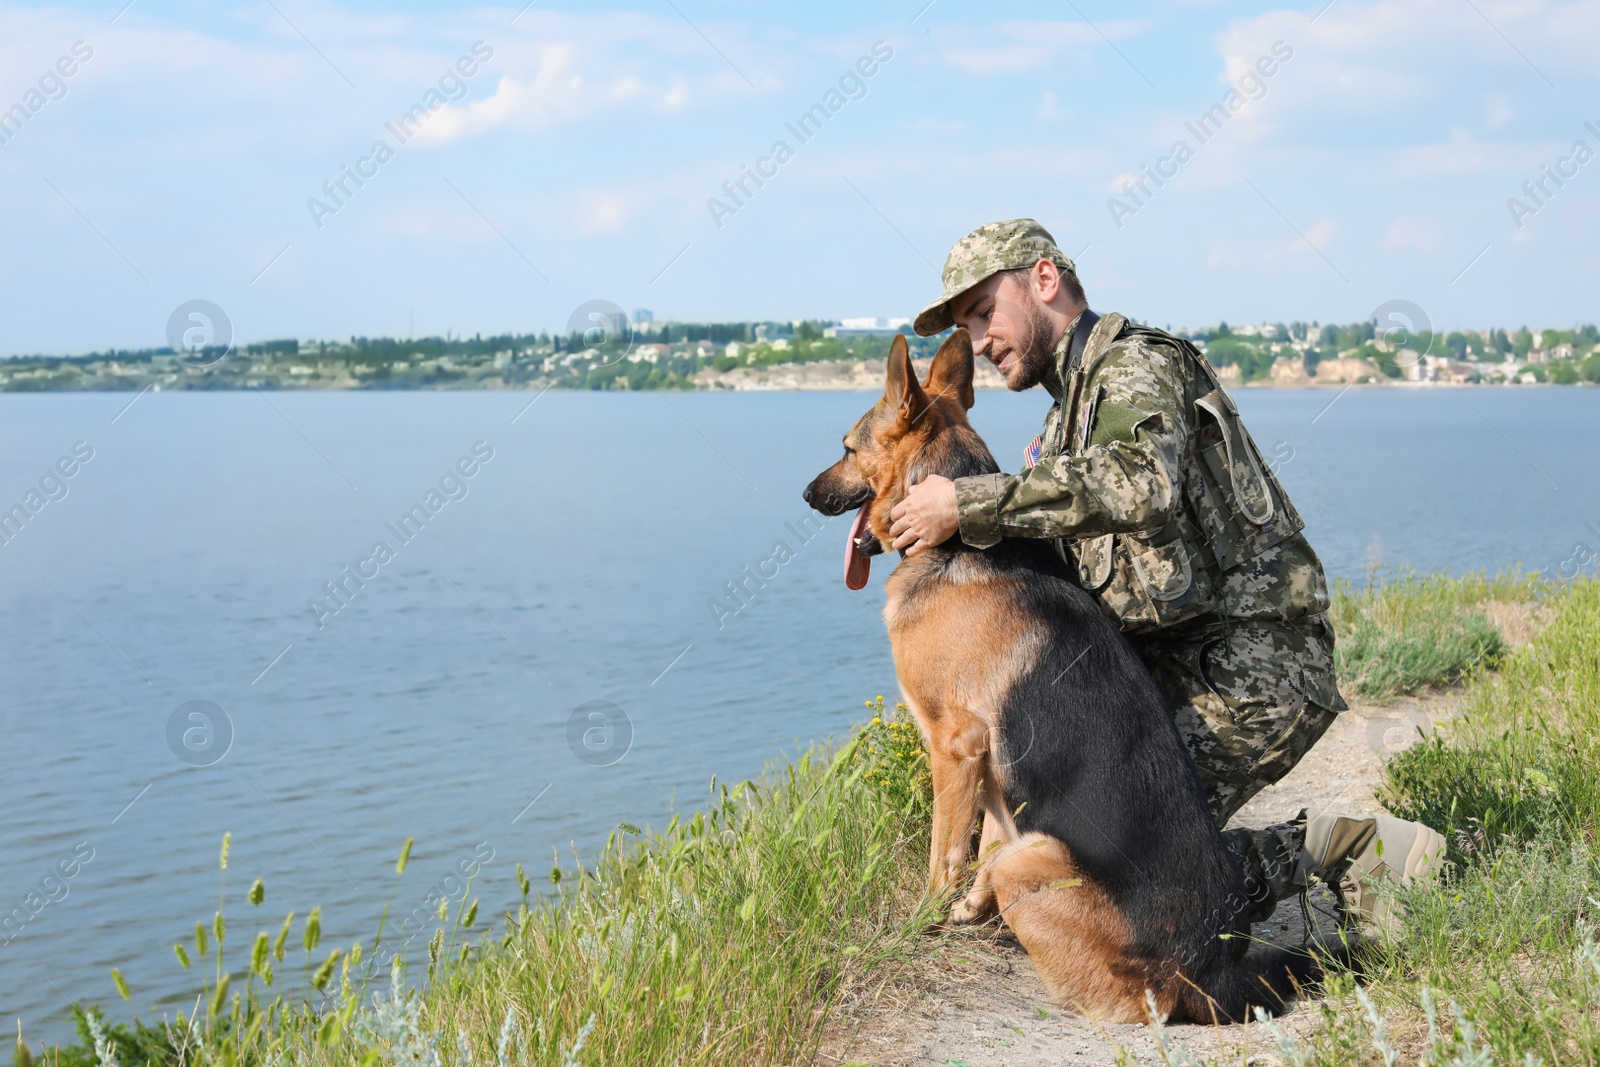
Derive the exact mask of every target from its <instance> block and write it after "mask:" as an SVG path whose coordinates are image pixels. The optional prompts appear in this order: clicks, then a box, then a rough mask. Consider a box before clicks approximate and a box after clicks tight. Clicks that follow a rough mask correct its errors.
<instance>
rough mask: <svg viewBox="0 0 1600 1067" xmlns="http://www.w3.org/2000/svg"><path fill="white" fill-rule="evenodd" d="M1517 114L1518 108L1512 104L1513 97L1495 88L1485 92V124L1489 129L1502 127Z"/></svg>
mask: <svg viewBox="0 0 1600 1067" xmlns="http://www.w3.org/2000/svg"><path fill="white" fill-rule="evenodd" d="M1516 115H1517V109H1516V108H1515V107H1513V106H1512V105H1511V97H1509V96H1507V95H1506V94H1505V93H1503V92H1501V91H1499V90H1498V89H1493V90H1490V91H1489V92H1487V93H1484V94H1483V124H1484V125H1485V126H1487V127H1489V129H1491V130H1498V129H1500V128H1501V127H1502V126H1504V125H1505V124H1506V123H1508V122H1510V121H1511V120H1512V119H1513V118H1515V117H1516Z"/></svg>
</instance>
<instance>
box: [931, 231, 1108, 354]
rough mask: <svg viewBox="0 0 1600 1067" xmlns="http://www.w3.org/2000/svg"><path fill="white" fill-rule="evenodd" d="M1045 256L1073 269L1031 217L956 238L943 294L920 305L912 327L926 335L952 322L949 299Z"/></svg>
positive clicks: (946, 258)
mask: <svg viewBox="0 0 1600 1067" xmlns="http://www.w3.org/2000/svg"><path fill="white" fill-rule="evenodd" d="M1041 259H1048V260H1050V261H1051V262H1052V263H1054V264H1055V265H1056V266H1058V267H1060V268H1061V269H1062V270H1064V271H1071V272H1073V273H1076V272H1077V268H1075V267H1074V266H1073V265H1072V260H1070V259H1068V258H1067V257H1066V255H1065V254H1063V253H1062V251H1061V249H1059V248H1057V247H1056V239H1055V238H1054V237H1051V236H1050V231H1049V230H1047V229H1045V228H1044V227H1043V226H1041V225H1039V224H1038V223H1037V222H1035V221H1034V220H1033V219H1009V220H1007V221H1005V222H991V223H989V224H988V225H987V226H979V227H978V228H977V229H976V230H973V231H972V232H971V233H969V234H967V235H966V236H965V237H963V238H962V239H961V240H959V241H957V242H956V244H955V247H954V248H952V249H950V254H949V255H948V256H946V257H945V261H944V274H943V278H944V295H943V296H941V297H939V299H937V300H935V301H934V302H933V303H931V304H929V305H928V306H927V307H925V308H923V309H922V314H920V315H918V316H917V318H916V321H915V322H914V323H912V327H913V328H914V329H915V330H916V331H917V332H918V333H919V334H921V335H922V336H924V337H927V336H929V335H931V334H936V333H938V332H940V331H941V330H948V329H949V328H950V327H951V326H954V325H955V318H954V317H953V316H952V315H951V313H950V301H951V300H954V299H955V298H956V297H957V296H960V295H961V294H962V293H964V292H966V291H967V290H968V289H971V288H972V287H973V286H974V285H977V284H978V283H979V282H981V281H983V280H984V279H985V278H987V277H989V276H990V275H991V274H998V273H999V272H1000V271H1003V270H1016V269H1018V268H1020V267H1031V266H1033V265H1034V264H1035V263H1037V262H1039V260H1041Z"/></svg>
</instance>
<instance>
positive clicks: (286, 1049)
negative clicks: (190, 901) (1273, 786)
mask: <svg viewBox="0 0 1600 1067" xmlns="http://www.w3.org/2000/svg"><path fill="white" fill-rule="evenodd" d="M875 710H876V711H878V712H880V713H881V711H882V701H881V698H880V699H879V701H878V703H877V706H876V709H875ZM927 802H928V792H927V779H926V760H925V757H923V756H922V755H921V750H920V746H919V744H918V742H917V740H916V737H915V731H914V730H910V731H909V732H908V731H907V728H906V726H905V725H904V724H900V723H894V722H886V721H884V719H882V718H881V717H875V718H874V721H873V722H872V723H870V724H869V725H868V726H866V727H864V728H863V730H862V731H861V732H860V733H859V734H857V735H856V737H855V738H853V739H852V740H851V741H850V742H849V743H847V744H846V745H844V746H843V747H842V748H840V747H836V748H835V749H834V750H833V751H832V752H827V751H824V750H820V749H819V750H817V751H814V752H812V753H811V754H808V755H807V756H805V757H802V758H801V759H800V760H799V761H798V762H796V763H795V764H793V765H790V766H787V767H784V768H782V769H781V770H779V771H775V772H774V773H773V774H771V775H770V776H768V777H767V778H766V779H764V780H763V781H761V782H759V783H757V782H741V783H739V784H738V785H736V786H733V787H731V788H730V787H728V786H726V785H720V786H719V785H717V784H716V783H715V782H713V795H712V797H711V798H710V801H709V803H708V805H707V807H706V808H705V809H704V810H702V811H700V812H697V813H696V814H694V815H693V817H692V818H689V819H687V820H683V821H680V820H679V819H677V818H674V820H673V822H672V823H671V824H670V825H669V826H668V827H667V828H666V829H665V830H663V831H661V832H660V833H658V834H652V835H648V836H645V835H641V833H640V831H639V830H637V829H636V828H634V827H632V826H628V825H626V824H625V825H623V826H622V827H619V829H618V831H617V832H616V833H615V834H613V835H612V838H611V840H610V841H609V842H608V843H607V845H606V847H605V849H604V850H603V851H602V852H601V854H600V855H599V856H598V857H596V858H594V860H593V861H592V862H591V863H589V864H588V865H586V866H574V867H573V869H570V870H566V871H560V870H557V871H552V872H551V874H550V878H551V879H552V881H554V883H555V884H554V886H553V888H552V890H551V892H549V893H545V894H534V893H533V892H532V888H533V886H532V883H531V880H530V879H528V878H527V877H526V876H525V875H524V873H523V870H522V868H521V867H520V866H519V867H518V874H519V878H522V885H523V890H524V900H525V903H524V905H523V907H522V908H521V909H520V911H519V913H518V914H517V915H514V916H506V917H505V918H504V921H503V923H499V924H496V925H498V926H499V927H500V928H499V929H496V930H491V931H484V930H483V927H482V924H481V922H480V920H479V917H478V916H477V914H476V912H477V905H476V904H475V903H473V904H471V905H466V900H465V899H463V900H462V902H461V903H462V905H466V906H465V907H460V908H458V909H456V912H455V914H454V915H453V916H447V914H446V913H445V912H443V911H441V914H440V918H441V920H443V922H442V923H441V926H440V929H439V931H438V932H437V934H436V935H435V937H434V939H433V941H432V942H431V943H430V945H429V962H428V970H427V974H426V975H425V976H422V975H412V976H411V979H412V982H411V984H412V985H413V986H418V987H420V992H413V993H409V994H408V993H407V992H406V991H405V987H404V984H402V983H401V982H400V974H399V972H398V971H392V972H389V973H384V972H382V971H381V969H380V973H378V974H377V975H376V976H373V974H372V970H373V969H372V967H371V964H372V961H373V960H374V959H382V958H384V954H383V953H382V949H383V944H384V942H383V934H382V928H381V927H380V931H379V933H378V936H377V937H375V938H374V939H372V940H370V941H368V942H367V943H366V944H361V943H357V944H356V945H354V946H351V947H349V948H346V949H330V948H329V947H328V946H324V945H321V944H320V943H319V941H320V935H319V933H318V924H317V921H316V919H315V918H312V917H307V918H306V919H304V920H296V919H295V918H294V917H293V916H290V917H289V918H287V919H285V920H284V923H283V926H282V928H281V933H278V934H277V936H275V937H268V936H267V935H265V934H263V935H260V937H259V938H258V939H257V941H255V942H254V943H250V942H248V941H247V942H246V943H245V944H243V945H240V944H237V943H236V942H237V941H238V940H239V939H240V935H237V934H234V935H231V936H230V935H229V933H228V923H227V920H226V918H225V917H224V916H223V914H222V913H221V912H219V913H218V915H217V917H216V918H215V919H212V920H208V921H207V922H205V923H200V924H196V928H195V932H194V935H193V936H191V937H185V938H184V940H183V941H182V942H180V943H179V944H178V945H177V946H176V948H175V952H174V956H175V958H176V960H178V961H180V962H175V963H174V966H179V965H182V966H188V967H191V968H193V970H194V972H195V973H196V974H197V976H198V975H199V974H201V973H204V972H207V971H210V972H211V976H210V977H209V978H207V979H205V980H204V981H202V980H200V979H199V978H198V977H197V980H196V985H197V987H200V988H199V991H198V997H197V1009H196V1010H195V1011H193V1012H191V1013H188V1014H187V1015H180V1016H179V1017H178V1018H177V1019H175V1020H173V1021H171V1022H168V1023H163V1024H159V1025H145V1024H138V1025H136V1026H132V1027H128V1026H111V1027H109V1028H107V1027H106V1026H105V1025H104V1024H103V1020H101V1019H100V1018H97V1017H95V1016H97V1014H98V1009H89V1011H88V1016H89V1017H86V1018H83V1019H81V1020H80V1024H81V1029H82V1032H83V1037H84V1040H83V1041H82V1043H81V1044H80V1045H79V1046H78V1047H75V1048H72V1047H69V1048H65V1049H47V1050H42V1051H39V1050H37V1049H36V1048H35V1050H34V1052H36V1053H37V1055H31V1054H30V1058H31V1059H35V1060H37V1061H38V1062H42V1063H44V1064H48V1065H52V1067H53V1065H60V1067H93V1065H97V1064H105V1065H107V1067H109V1064H110V1063H111V1062H112V1060H113V1059H115V1060H116V1061H117V1062H119V1063H120V1064H121V1067H133V1065H136V1064H145V1063H151V1064H162V1065H166V1064H173V1065H177V1064H185V1065H188V1064H263V1065H272V1067H278V1065H290V1064H307V1065H312V1064H315V1065H323V1064H326V1065H329V1067H332V1065H339V1067H346V1065H349V1064H353V1063H363V1064H431V1063H435V1062H440V1061H442V1062H446V1063H451V1064H462V1065H465V1064H486V1065H487V1064H493V1065H499V1067H506V1065H509V1064H538V1065H544V1064H550V1065H561V1067H575V1065H577V1064H623V1063H626V1064H640V1065H646V1064H663V1065H665V1064H706V1065H712V1064H717V1065H723V1064H736V1063H798V1062H804V1061H806V1060H807V1059H808V1057H809V1053H810V1052H811V1050H812V1049H814V1047H815V1046H816V1043H817V1041H818V1040H819V1039H820V1037H821V1033H822V1027H823V1025H824V1023H825V1021H826V1018H827V1013H828V1010H829V1008H830V1006H831V1005H833V1004H834V1003H836V1002H837V1001H838V1000H839V999H840V998H841V997H844V996H848V995H852V994H854V993H857V992H860V991H862V989H863V987H865V986H866V985H867V984H869V983H872V982H881V981H883V980H884V977H885V976H887V975H890V974H892V973H894V971H895V970H896V969H897V968H899V967H901V966H903V965H904V964H903V962H902V961H903V960H904V959H906V958H907V957H908V956H909V955H910V954H912V953H914V951H915V950H916V947H917V945H916V942H917V939H918V931H919V930H920V929H922V928H924V927H925V926H926V925H927V923H928V921H929V918H930V916H928V915H926V914H922V913H920V912H919V911H918V901H919V895H920V890H921V886H922V882H923V880H924V879H925V877H926V874H925V870H926V849H927V844H926V836H927V823H926V811H927ZM408 848H409V845H408ZM404 855H405V854H404V853H402V858H401V860H400V862H399V863H398V864H397V880H398V878H399V877H403V872H404V867H405V858H404ZM226 857H227V846H226V844H224V846H223V852H222V856H221V859H220V862H221V865H222V867H223V870H222V871H221V872H219V875H220V876H221V877H223V878H224V879H226V878H227V877H228V872H227V871H226V865H227V858H226ZM545 885H546V886H547V887H549V886H550V883H549V882H546V883H545ZM223 897H224V900H225V901H227V905H228V910H230V911H232V910H234V905H235V904H237V905H240V906H242V907H245V908H246V909H248V907H249V905H250V904H253V903H254V902H255V901H256V900H257V899H259V898H258V896H257V891H256V889H255V888H254V886H253V885H252V888H250V889H248V890H246V889H245V888H243V887H239V888H237V889H235V888H234V887H233V886H232V885H231V884H230V883H228V882H227V881H226V880H224V883H223ZM232 917H233V918H235V919H238V916H236V915H235V916H232ZM274 929H275V930H276V929H277V928H276V927H274ZM392 933H393V931H392V930H391V940H392ZM246 936H248V935H246ZM302 952H303V953H304V963H303V965H302V966H301V967H299V968H298V971H299V976H298V978H296V970H297V969H296V968H295V967H294V966H293V960H292V959H291V958H290V955H289V954H290V953H294V954H295V955H300V954H301V953H302ZM364 976H365V977H364ZM114 980H115V982H116V988H117V989H118V991H119V992H122V993H123V995H124V996H126V995H127V991H126V990H125V987H124V986H123V985H122V980H121V977H120V975H116V976H114ZM375 997H376V1006H374V998H375ZM97 1028H98V1030H99V1031H100V1033H99V1034H97V1033H96V1032H95V1030H96V1029H97ZM436 1057H437V1059H436Z"/></svg>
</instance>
